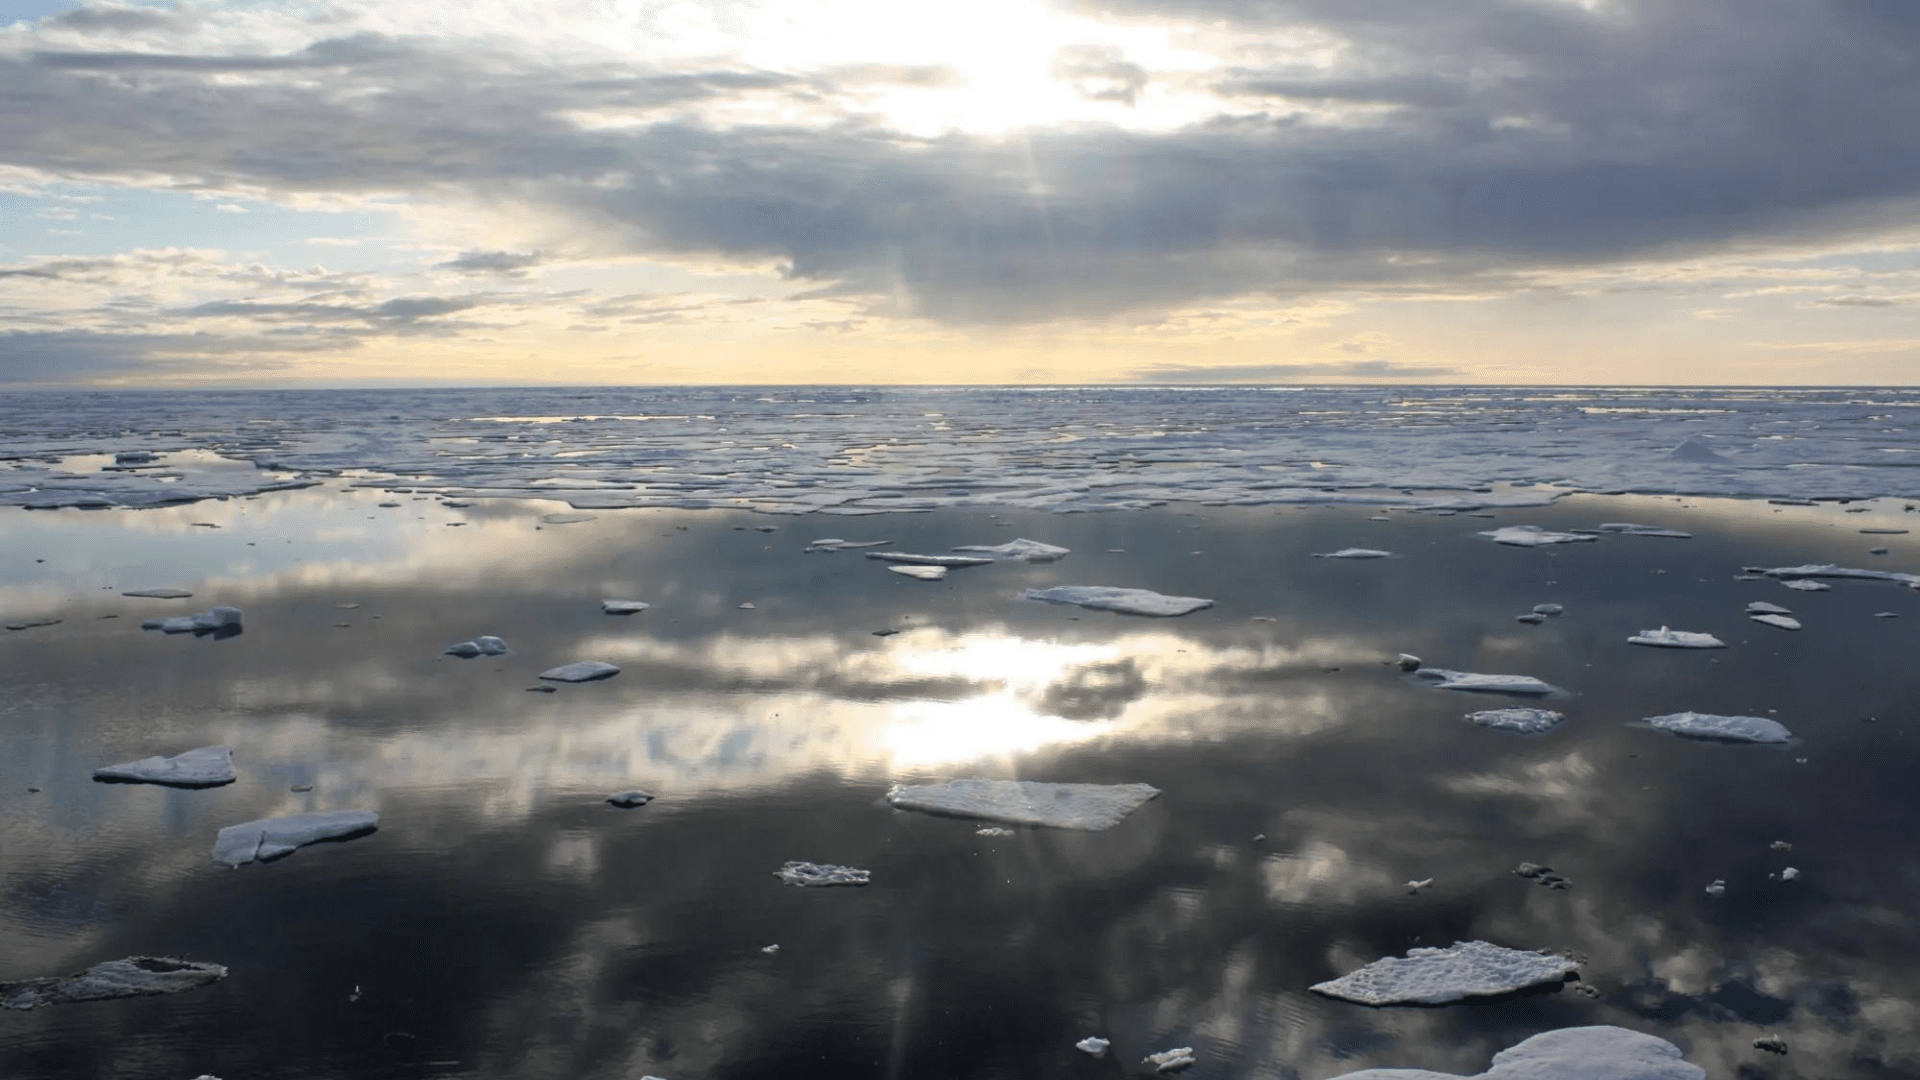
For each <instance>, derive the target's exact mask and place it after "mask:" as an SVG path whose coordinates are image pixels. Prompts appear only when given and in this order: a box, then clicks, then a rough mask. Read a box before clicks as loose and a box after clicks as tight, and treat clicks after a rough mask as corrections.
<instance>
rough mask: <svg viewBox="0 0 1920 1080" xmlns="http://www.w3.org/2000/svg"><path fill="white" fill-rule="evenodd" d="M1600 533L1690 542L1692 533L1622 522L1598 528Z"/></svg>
mask: <svg viewBox="0 0 1920 1080" xmlns="http://www.w3.org/2000/svg"><path fill="white" fill-rule="evenodd" d="M1600 531H1601V532H1610V533H1620V534H1622V535H1624V536H1665V537H1670V538H1672V539H1675V540H1691V539H1693V534H1692V533H1684V532H1681V531H1679V530H1678V529H1666V528H1662V527H1660V526H1658V525H1634V524H1631V523H1628V522H1624V521H1609V522H1606V523H1604V524H1602V525H1601V526H1600Z"/></svg>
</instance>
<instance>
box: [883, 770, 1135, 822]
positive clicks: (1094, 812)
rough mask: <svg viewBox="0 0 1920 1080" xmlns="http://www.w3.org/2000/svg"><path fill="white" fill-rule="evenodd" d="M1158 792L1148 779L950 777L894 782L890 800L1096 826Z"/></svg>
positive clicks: (932, 809) (949, 811)
mask: <svg viewBox="0 0 1920 1080" xmlns="http://www.w3.org/2000/svg"><path fill="white" fill-rule="evenodd" d="M1158 794H1160V789H1158V788H1155V787H1152V786H1150V785H1147V784H1048V783H1042V782H1040V781H1037V780H981V779H971V780H949V781H947V782H946V783H944V784H920V785H916V786H910V787H896V788H894V789H893V790H892V791H890V792H888V793H887V802H888V804H889V805H891V806H893V807H895V808H896V809H900V810H922V811H925V812H927V813H930V814H944V815H947V816H949V817H963V818H980V819H983V820H986V821H1005V822H1011V823H1013V824H1015V825H1050V826H1053V827H1054V828H1057V829H1085V830H1089V831H1097V830H1100V829H1110V828H1112V827H1113V826H1115V825H1118V824H1119V823H1120V821H1121V820H1122V819H1123V818H1125V817H1126V816H1127V815H1128V814H1131V813H1133V812H1134V811H1135V810H1137V809H1139V808H1140V807H1141V806H1142V805H1144V804H1145V803H1146V802H1147V800H1149V799H1151V798H1153V797H1154V796H1156V795H1158Z"/></svg>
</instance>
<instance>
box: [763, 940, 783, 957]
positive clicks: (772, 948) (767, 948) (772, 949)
mask: <svg viewBox="0 0 1920 1080" xmlns="http://www.w3.org/2000/svg"><path fill="white" fill-rule="evenodd" d="M760 951H761V952H763V953H766V954H767V955H768V956H772V955H773V954H774V953H777V952H779V951H780V946H779V944H778V943H777V942H776V943H775V944H772V945H762V946H760Z"/></svg>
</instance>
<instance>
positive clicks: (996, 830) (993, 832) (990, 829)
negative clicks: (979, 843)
mask: <svg viewBox="0 0 1920 1080" xmlns="http://www.w3.org/2000/svg"><path fill="white" fill-rule="evenodd" d="M973 835H975V836H1013V835H1014V831H1013V830H1012V829H1003V828H1001V827H1000V826H998V825H989V826H987V827H986V828H984V829H975V830H973Z"/></svg>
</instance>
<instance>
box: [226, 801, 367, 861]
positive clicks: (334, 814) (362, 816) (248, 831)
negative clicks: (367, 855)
mask: <svg viewBox="0 0 1920 1080" xmlns="http://www.w3.org/2000/svg"><path fill="white" fill-rule="evenodd" d="M379 824H380V815H378V814H376V813H374V812H373V811H371V810H323V811H320V812H318V813H312V814H292V815H289V816H287V817H277V818H262V819H260V820H258V821H244V822H241V823H240V824H238V825H229V826H227V827H226V828H224V829H221V830H220V835H219V837H218V838H217V839H215V840H214V842H213V860H214V861H215V862H221V863H226V864H227V865H228V866H233V867H239V866H244V865H246V864H247V863H250V862H254V861H256V860H258V861H260V862H267V861H269V860H272V859H278V858H280V857H281V856H283V855H291V854H293V852H294V849H296V848H301V847H305V846H306V845H308V844H315V843H319V842H320V841H322V840H349V839H352V838H353V837H356V836H361V835H363V834H366V833H370V832H372V831H373V830H374V829H376V828H378V827H379Z"/></svg>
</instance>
